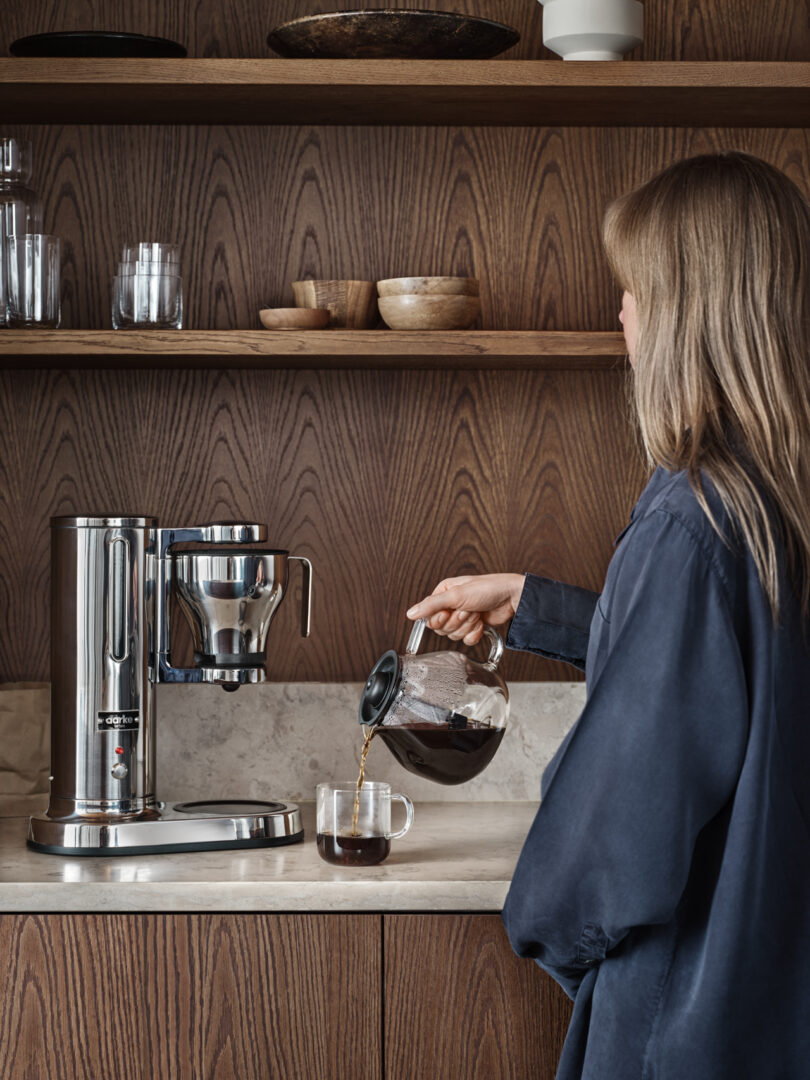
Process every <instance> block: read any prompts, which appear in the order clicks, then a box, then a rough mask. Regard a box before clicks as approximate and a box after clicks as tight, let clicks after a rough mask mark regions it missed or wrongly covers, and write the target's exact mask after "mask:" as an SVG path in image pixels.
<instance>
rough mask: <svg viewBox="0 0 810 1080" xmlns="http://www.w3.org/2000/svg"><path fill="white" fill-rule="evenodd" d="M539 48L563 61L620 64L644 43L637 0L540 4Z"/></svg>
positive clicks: (560, 0)
mask: <svg viewBox="0 0 810 1080" xmlns="http://www.w3.org/2000/svg"><path fill="white" fill-rule="evenodd" d="M540 3H541V4H542V5H543V44H544V45H545V46H546V48H547V49H551V51H552V52H555V53H557V54H558V55H560V56H561V57H562V58H563V60H621V58H622V57H623V55H624V54H625V53H626V52H629V51H630V49H634V48H635V47H636V45H640V44H641V42H642V41H643V40H644V8H643V6H642V5H641V4H640V3H639V2H638V0H540Z"/></svg>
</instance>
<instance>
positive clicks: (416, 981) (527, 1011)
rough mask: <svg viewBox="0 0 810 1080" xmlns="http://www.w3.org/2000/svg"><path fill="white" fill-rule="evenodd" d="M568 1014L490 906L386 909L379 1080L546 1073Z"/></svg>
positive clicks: (498, 1079)
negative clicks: (420, 911) (408, 911)
mask: <svg viewBox="0 0 810 1080" xmlns="http://www.w3.org/2000/svg"><path fill="white" fill-rule="evenodd" d="M570 1018H571V1003H570V1001H569V999H568V998H567V997H566V995H565V994H564V993H563V991H562V990H561V989H560V988H559V987H558V986H557V984H556V983H555V982H554V981H553V980H552V979H550V978H549V976H548V975H546V974H545V972H543V971H541V970H540V968H538V967H537V965H536V964H534V963H532V962H530V961H528V960H520V959H519V958H518V957H517V956H515V954H514V953H513V952H512V950H511V948H510V946H509V942H508V940H507V937H506V932H505V930H504V928H503V923H502V922H501V919H500V916H499V915H390V916H386V918H385V1075H386V1078H387V1080H428V1078H433V1077H443V1078H445V1080H554V1074H555V1072H556V1069H557V1062H558V1060H559V1057H560V1051H561V1050H562V1044H563V1040H564V1038H565V1033H566V1030H567V1028H568V1022H569V1020H570ZM606 1080H607V1078H606Z"/></svg>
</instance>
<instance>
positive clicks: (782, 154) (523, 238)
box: [8, 125, 810, 331]
mask: <svg viewBox="0 0 810 1080" xmlns="http://www.w3.org/2000/svg"><path fill="white" fill-rule="evenodd" d="M8 133H9V134H12V135H20V136H22V137H28V138H30V139H31V140H32V141H33V147H34V176H33V180H32V183H33V186H34V187H35V188H36V189H37V190H38V191H39V192H40V194H41V195H42V197H43V201H44V215H45V228H46V229H47V230H49V231H52V232H55V233H57V234H58V235H59V236H60V237H62V240H63V248H64V259H63V322H62V325H63V327H65V328H71V329H89V328H94V327H95V328H102V327H109V326H110V302H111V278H112V276H113V274H114V271H115V268H116V263H117V260H118V258H119V257H120V250H121V246H122V245H123V244H124V243H125V242H126V241H127V240H131V239H134V238H136V237H137V238H139V239H145V238H147V237H148V238H161V239H167V240H176V241H178V242H180V243H181V244H182V246H183V276H184V291H185V307H186V325H187V326H189V327H191V328H194V329H201V330H216V329H222V330H228V329H240V328H241V329H249V328H257V329H258V328H259V326H260V324H259V318H258V312H259V309H260V308H261V307H264V306H276V305H291V304H292V303H293V297H292V289H291V287H290V282H292V281H294V280H296V279H298V278H300V277H307V276H310V277H360V278H369V279H378V278H382V277H393V276H397V275H405V274H411V273H425V274H461V275H468V274H475V275H476V276H478V277H479V278H480V279H481V285H482V315H481V325H482V326H484V327H487V328H488V329H494V330H535V329H539V330H572V331H573V330H592V331H595V330H615V329H617V327H618V323H617V315H616V313H617V304H618V296H619V293H618V290H617V288H616V286H615V284H614V283H613V282H612V280H611V277H610V273H609V270H608V267H607V263H606V261H605V258H604V255H603V254H602V251H601V241H600V224H601V219H602V214H603V212H604V208H605V206H606V204H607V203H608V202H609V201H610V200H611V199H612V198H614V197H615V196H616V195H618V194H620V193H621V192H623V191H626V190H628V189H629V188H631V187H633V186H635V185H636V184H638V183H640V182H642V181H643V180H645V179H647V178H648V177H649V176H650V175H652V174H653V173H654V172H656V171H657V170H659V169H661V168H663V167H664V166H666V165H668V164H670V163H671V162H672V161H675V160H678V159H680V158H682V157H685V156H688V155H690V154H694V153H700V152H703V151H706V150H719V149H724V148H731V147H736V148H740V149H744V150H748V151H750V152H752V153H755V154H758V155H759V156H761V157H764V158H766V159H767V160H769V161H772V162H773V163H774V164H775V165H777V166H779V167H781V168H784V169H785V170H786V171H787V172H788V173H789V174H790V175H791V176H792V177H793V179H794V180H796V182H797V183H799V185H800V186H801V187H802V188H803V189H804V190H805V191H806V192H808V191H810V185H809V183H808V178H809V177H810V165H809V163H808V156H809V155H808V149H809V147H808V135H807V130H806V129H720V130H715V129H695V130H692V129H670V128H639V129H635V128H607V129H598V128H585V129H566V128H501V129H498V128H386V127H370V128H363V127H356V128H353V127H346V128H343V127H306V126H299V127H277V128H275V127H268V128H252V127H235V128H225V127H216V126H214V127H206V126H194V127H126V126H125V127H120V128H119V127H105V126H97V127H96V126H81V127H70V126H67V127H60V126H56V125H53V126H42V127H40V126H28V127H22V128H18V127H12V128H10V129H9V130H8Z"/></svg>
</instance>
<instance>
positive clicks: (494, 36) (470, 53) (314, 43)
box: [267, 10, 520, 60]
mask: <svg viewBox="0 0 810 1080" xmlns="http://www.w3.org/2000/svg"><path fill="white" fill-rule="evenodd" d="M518 41H520V34H519V33H518V32H517V30H513V29H512V28H511V27H510V26H504V25H503V23H498V22H492V20H490V19H478V18H474V17H473V16H471V15H456V14H454V13H453V12H449V11H397V10H394V11H334V12H329V13H328V14H325V15H307V16H305V17H304V18H302V19H294V20H293V21H292V22H288V23H284V24H283V25H282V26H278V27H276V29H275V30H273V31H272V33H271V34H269V35H268V38H267V44H268V45H269V46H270V48H271V49H273V50H274V51H275V52H277V53H279V55H280V56H285V57H288V58H308V59H321V60H488V59H490V58H491V57H493V56H497V55H498V54H499V53H502V52H505V50H506V49H509V48H511V47H512V46H513V45H515V44H517V42H518Z"/></svg>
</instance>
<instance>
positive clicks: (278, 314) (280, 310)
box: [259, 307, 329, 330]
mask: <svg viewBox="0 0 810 1080" xmlns="http://www.w3.org/2000/svg"><path fill="white" fill-rule="evenodd" d="M259 318H260V319H261V320H262V326H263V327H264V328H265V330H323V329H324V327H325V326H327V325H328V323H329V312H328V311H327V310H326V308H297V307H270V308H263V309H262V310H261V311H260V312H259Z"/></svg>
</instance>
